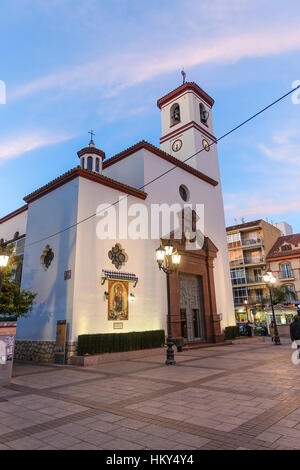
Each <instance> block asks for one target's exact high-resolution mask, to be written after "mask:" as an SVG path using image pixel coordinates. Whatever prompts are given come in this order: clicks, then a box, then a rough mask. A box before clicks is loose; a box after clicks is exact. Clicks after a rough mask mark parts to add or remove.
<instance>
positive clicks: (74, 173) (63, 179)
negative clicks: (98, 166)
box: [24, 167, 147, 204]
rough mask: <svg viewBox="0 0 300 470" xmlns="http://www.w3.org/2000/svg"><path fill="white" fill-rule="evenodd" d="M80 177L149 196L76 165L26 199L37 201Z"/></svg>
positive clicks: (137, 194) (128, 192) (134, 193)
mask: <svg viewBox="0 0 300 470" xmlns="http://www.w3.org/2000/svg"><path fill="white" fill-rule="evenodd" d="M78 177H82V178H85V179H88V180H90V181H94V182H95V183H99V184H102V185H103V186H108V187H110V188H113V189H116V190H118V191H121V192H123V193H126V194H129V195H130V196H134V197H137V198H139V199H146V197H147V193H145V192H143V191H140V190H138V189H135V188H132V187H131V186H127V185H126V184H123V183H119V182H118V181H115V180H112V179H111V178H108V177H107V176H103V175H99V174H98V173H94V172H92V171H89V170H84V169H83V168H80V167H76V168H73V169H72V170H70V171H68V172H67V173H64V174H63V175H61V176H59V177H58V178H56V179H55V180H53V181H51V182H50V183H48V184H46V185H45V186H42V187H41V188H39V189H37V190H36V191H34V192H33V193H31V194H29V195H28V196H25V197H24V201H26V202H27V203H28V204H29V203H31V202H33V201H36V200H37V199H39V198H40V197H43V196H45V195H46V194H48V193H50V192H51V191H54V190H55V189H57V188H59V187H60V186H63V185H64V184H66V183H68V182H69V181H72V180H73V179H75V178H78Z"/></svg>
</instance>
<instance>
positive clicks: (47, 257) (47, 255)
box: [40, 245, 54, 270]
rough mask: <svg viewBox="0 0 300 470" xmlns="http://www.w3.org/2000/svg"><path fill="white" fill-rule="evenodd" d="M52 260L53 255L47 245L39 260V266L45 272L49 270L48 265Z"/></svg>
mask: <svg viewBox="0 0 300 470" xmlns="http://www.w3.org/2000/svg"><path fill="white" fill-rule="evenodd" d="M53 258H54V253H53V251H52V248H50V246H49V245H46V246H45V249H44V251H43V253H42V256H41V258H40V259H41V264H42V266H43V267H44V269H45V270H46V269H48V268H49V266H50V264H51V263H52V260H53Z"/></svg>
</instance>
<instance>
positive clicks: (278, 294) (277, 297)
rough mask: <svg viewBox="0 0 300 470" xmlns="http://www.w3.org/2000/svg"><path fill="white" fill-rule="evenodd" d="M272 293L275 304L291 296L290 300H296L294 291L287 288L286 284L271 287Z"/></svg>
mask: <svg viewBox="0 0 300 470" xmlns="http://www.w3.org/2000/svg"><path fill="white" fill-rule="evenodd" d="M272 294H273V301H274V304H275V305H277V304H283V303H285V302H289V301H290V300H291V298H292V300H296V294H295V292H293V291H291V290H289V288H288V286H286V285H282V286H277V287H273V289H272Z"/></svg>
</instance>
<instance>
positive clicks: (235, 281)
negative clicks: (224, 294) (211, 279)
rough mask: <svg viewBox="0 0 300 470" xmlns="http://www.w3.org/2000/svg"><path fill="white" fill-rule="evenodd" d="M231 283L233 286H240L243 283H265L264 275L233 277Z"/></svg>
mask: <svg viewBox="0 0 300 470" xmlns="http://www.w3.org/2000/svg"><path fill="white" fill-rule="evenodd" d="M231 284H232V285H233V286H240V285H242V284H265V283H264V281H263V279H262V276H254V277H240V278H235V279H231Z"/></svg>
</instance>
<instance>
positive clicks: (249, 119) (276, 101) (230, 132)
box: [26, 85, 300, 247]
mask: <svg viewBox="0 0 300 470" xmlns="http://www.w3.org/2000/svg"><path fill="white" fill-rule="evenodd" d="M299 88H300V85H298V86H297V87H296V88H293V89H292V90H290V91H289V92H287V93H285V94H284V95H282V96H280V98H278V99H277V100H275V101H272V103H270V104H268V105H267V106H265V107H264V108H262V109H261V110H259V111H257V112H256V113H255V114H253V115H252V116H250V117H249V118H247V119H246V120H245V121H243V122H241V123H240V124H238V125H237V126H235V127H233V128H232V129H230V131H228V132H226V133H225V134H223V135H221V136H220V137H218V138H216V139H215V140H214V141H213V142H212V143H211V144H210V147H212V146H213V145H216V144H217V143H218V142H220V140H222V139H224V138H225V137H227V136H228V135H230V134H232V133H233V132H235V131H236V130H238V129H240V128H241V127H242V126H244V125H245V124H247V123H248V122H250V121H252V120H253V119H255V118H256V117H257V116H259V115H260V114H262V113H264V112H265V111H266V110H267V109H269V108H271V107H272V106H274V105H275V104H277V103H279V102H280V101H282V100H283V99H284V98H286V97H287V96H289V95H290V94H291V93H294V91H296V90H297V89H299ZM204 150H205V148H202V149H201V150H198V151H197V152H195V153H194V154H193V155H190V156H189V157H188V158H186V159H185V160H182V162H183V163H185V162H187V161H189V160H190V159H191V158H194V157H195V156H196V155H199V154H200V153H201V152H203V151H204ZM176 168H178V166H177V165H174V166H173V167H172V168H169V169H168V170H166V171H164V172H163V173H161V174H160V175H158V176H156V177H155V178H153V179H152V180H150V181H148V182H147V183H145V184H144V185H143V186H141V187H140V188H137V189H138V190H143V189H144V188H146V187H147V186H149V185H150V184H152V183H154V182H155V181H157V180H159V179H160V178H162V177H163V176H166V175H167V174H169V173H171V171H173V170H175V169H176ZM128 196H129V194H126V196H124V197H123V198H121V199H119V200H118V201H115V202H112V203H111V204H110V205H109V206H107V208H106V209H105V211H106V210H108V209H109V208H110V207H113V206H115V205H116V204H119V202H120V201H122V200H123V199H127V198H128ZM105 211H102V213H104V212H105ZM97 215H101V212H99V213H97V212H95V213H94V214H91V215H89V216H88V217H85V218H84V219H82V220H80V221H78V222H76V223H75V224H72V225H69V226H68V227H66V228H64V229H62V230H59V231H58V232H55V233H53V234H51V235H48V236H47V237H44V238H41V239H39V240H36V241H34V242H31V243H29V244H28V245H26V247H29V246H32V245H36V244H37V243H40V242H43V241H45V240H49V238H53V237H55V236H57V235H60V234H61V233H64V232H66V231H67V230H70V229H72V228H73V227H76V226H78V225H80V224H82V223H83V222H86V221H88V220H90V219H92V218H93V217H96V216H97Z"/></svg>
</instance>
